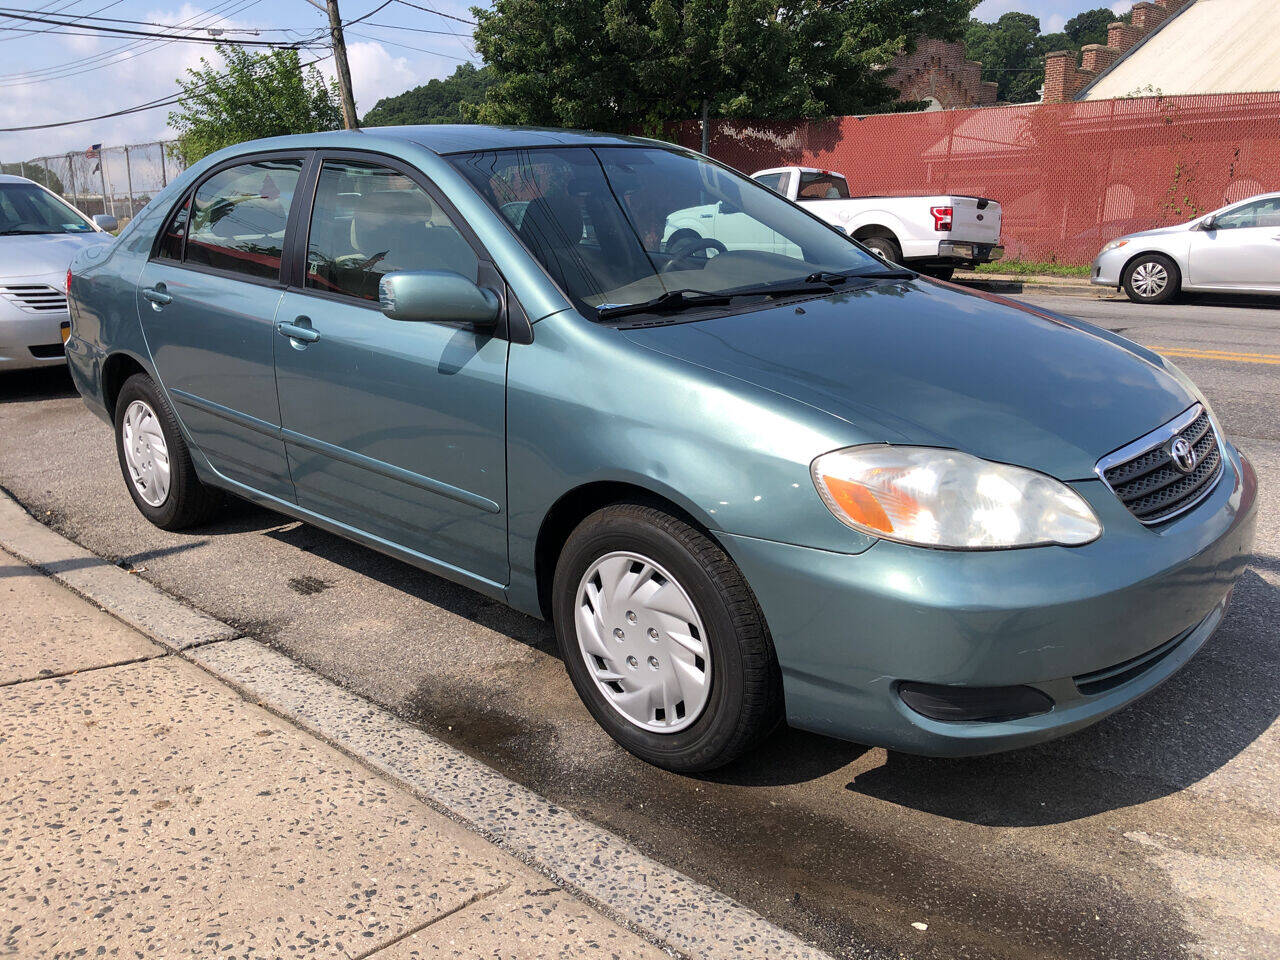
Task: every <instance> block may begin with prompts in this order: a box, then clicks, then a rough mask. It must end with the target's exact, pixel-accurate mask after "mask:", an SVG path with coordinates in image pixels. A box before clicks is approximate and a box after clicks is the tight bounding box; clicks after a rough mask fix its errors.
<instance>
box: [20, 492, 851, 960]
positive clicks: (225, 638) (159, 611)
mask: <svg viewBox="0 0 1280 960" xmlns="http://www.w3.org/2000/svg"><path fill="white" fill-rule="evenodd" d="M0 547H2V548H3V549H5V550H6V551H8V552H9V553H12V554H13V555H15V556H17V557H19V558H20V559H22V560H24V561H26V562H27V563H29V564H31V565H32V566H33V567H36V568H37V569H39V570H41V571H43V572H45V573H47V574H48V575H49V576H51V577H52V578H53V579H55V580H57V581H58V582H59V583H62V584H63V585H65V586H67V587H69V588H70V589H71V590H72V591H74V592H75V593H78V594H80V595H81V596H83V597H84V598H85V599H87V600H89V601H90V602H92V603H94V604H95V605H96V606H99V607H101V608H102V609H103V610H105V611H106V612H107V613H110V614H112V615H113V616H115V617H117V618H118V619H120V620H122V621H124V622H125V623H126V624H128V625H129V626H131V627H133V628H134V629H136V630H138V631H139V632H141V633H143V634H145V635H147V636H149V637H151V638H153V639H154V640H156V641H157V642H158V643H160V644H161V645H163V646H164V647H166V648H167V649H168V650H170V651H172V652H173V653H176V654H177V655H179V656H181V657H183V658H184V659H186V660H188V661H190V662H192V663H194V664H195V665H197V666H199V667H201V668H202V669H204V670H205V671H207V672H208V673H210V674H211V675H213V676H214V677H216V678H217V679H219V680H221V681H222V682H224V683H226V684H228V685H229V686H231V687H232V688H233V689H235V690H236V691H238V692H239V693H240V694H241V695H242V696H244V697H245V698H246V699H248V700H250V701H252V702H254V703H256V704H258V705H260V706H262V707H265V708H266V709H268V710H270V711H272V712H273V713H275V714H277V715H278V716H280V717H281V718H283V719H284V720H287V721H289V722H290V723H293V724H295V725H296V726H298V727H299V728H301V729H303V730H305V731H307V732H309V733H311V734H313V735H314V736H316V737H318V738H320V739H322V740H324V741H325V742H327V743H329V744H330V745H331V746H333V747H335V748H337V749H339V750H341V751H342V752H344V753H346V754H347V755H348V756H351V757H352V758H354V759H356V760H358V761H359V762H361V763H363V764H364V765H366V766H368V767H369V768H370V769H372V770H374V771H375V772H377V773H379V774H380V775H382V776H384V777H386V778H387V779H389V780H391V781H392V782H393V783H395V784H397V785H398V786H400V787H402V788H404V789H407V790H409V791H410V792H411V793H413V794H414V795H416V796H418V797H419V798H420V799H422V800H424V801H426V802H428V803H430V804H431V805H432V806H434V807H435V808H437V809H438V810H440V811H441V812H443V813H445V814H446V815H447V816H449V817H450V818H452V819H454V820H456V821H458V822H459V823H461V824H462V825H463V826H465V827H467V828H468V829H470V830H472V831H474V832H476V833H478V834H480V835H481V836H483V837H485V839H487V840H489V841H490V842H492V843H494V844H495V845H497V846H499V847H500V848H501V849H503V850H505V851H507V852H508V853H510V854H512V855H513V856H516V857H518V858H519V859H520V860H522V861H524V862H525V863H527V864H529V865H530V866H532V867H534V868H535V869H537V870H538V871H540V872H541V873H543V874H545V875H546V876H547V877H549V878H550V879H551V880H553V881H554V882H555V883H556V884H558V885H559V886H561V887H563V888H564V889H566V890H567V891H568V892H569V893H571V894H573V895H575V896H577V897H578V898H579V899H581V900H583V901H585V902H586V903H588V904H590V905H591V906H593V907H595V908H597V909H599V910H601V912H603V913H604V914H605V915H606V916H609V917H611V918H613V919H614V920H616V921H619V922H621V923H623V924H624V925H626V926H628V927H629V928H631V929H632V930H634V931H636V932H637V933H639V934H641V935H642V936H645V937H647V938H648V939H650V940H652V941H653V942H655V943H657V944H659V945H660V946H662V947H664V948H666V949H667V950H668V951H670V952H672V953H675V954H677V955H680V956H686V957H706V958H715V960H730V958H736V960H740V958H744V957H760V958H770V960H773V958H796V960H831V958H830V957H829V956H828V955H827V954H826V953H824V952H822V951H820V950H818V949H816V948H815V947H811V946H809V945H808V944H806V943H804V942H803V941H801V940H800V939H799V938H798V937H796V936H795V935H793V934H791V933H788V932H787V931H785V930H783V929H781V928H780V927H778V926H776V925H774V924H772V923H770V922H769V921H768V920H765V919H764V918H763V917H761V916H760V915H759V914H757V913H756V912H755V911H753V910H751V909H749V908H747V907H744V906H743V905H741V904H739V903H738V902H736V901H735V900H733V899H731V898H729V897H727V896H725V895H724V894H722V893H719V892H718V891H716V890H713V889H712V888H710V887H708V886H706V885H705V884H702V883H699V882H697V881H695V880H693V879H691V878H689V877H686V876H685V875H684V874H682V873H680V872H678V871H676V870H673V869H671V868H670V867H667V866H664V865H663V864H660V863H658V862H657V861H655V860H653V859H651V858H650V857H648V856H647V855H645V854H644V853H642V852H641V851H640V850H639V849H637V848H636V847H635V846H633V845H632V844H630V843H628V842H627V841H626V840H624V839H623V838H621V837H619V836H617V835H615V834H613V833H610V832H608V831H607V830H604V829H603V828H601V827H598V826H596V825H595V824H592V823H590V822H588V821H586V820H584V819H582V818H580V817H578V816H576V815H574V814H572V813H570V812H569V811H567V810H565V809H563V808H562V807H559V806H557V805H555V804H553V803H551V802H550V801H548V800H546V799H545V798H543V797H541V796H539V795H538V794H536V793H534V792H533V791H531V790H529V789H528V788H526V787H523V786H521V785H520V784H518V783H515V782H514V781H512V780H509V779H507V778H506V777H504V776H503V775H502V774H500V773H498V772H497V771H496V770H494V769H492V768H491V767H488V766H486V765H484V764H483V763H481V762H480V761H478V760H476V759H474V758H473V757H471V756H469V755H467V754H465V753H463V752H462V751H461V750H458V749H456V748H454V747H451V746H449V745H448V744H446V743H444V742H443V741H441V740H438V739H436V738H435V737H433V736H431V735H430V734H428V733H426V732H424V731H423V730H420V729H419V728H417V727H415V726H413V725H412V724H409V723H407V722H405V721H403V720H400V719H398V718H397V717H395V716H394V715H393V714H391V713H390V712H389V711H387V710H384V709H382V708H381V707H377V706H375V705H373V704H372V703H370V702H369V701H367V700H365V699H364V698H363V697H360V696H357V695H356V694H354V693H351V692H350V691H348V690H345V689H343V688H342V687H340V686H339V685H337V684H336V683H334V682H333V681H331V680H329V679H327V678H325V677H324V676H322V675H320V674H319V673H316V672H315V671H313V670H311V669H310V668H308V667H305V666H303V665H302V664H300V663H298V662H297V661H294V660H292V659H290V658H289V657H287V656H285V655H284V654H282V653H279V652H277V651H275V650H272V649H271V648H270V647H268V646H266V645H265V644H263V643H261V642H260V641H258V640H255V639H253V638H252V637H246V636H241V635H240V633H239V632H238V631H236V630H235V629H234V628H232V627H230V626H228V625H227V624H224V623H222V622H221V621H219V620H216V619H214V618H213V617H210V616H208V615H207V614H205V613H202V612H200V611H198V610H195V609H193V608H192V607H189V606H187V605H185V604H183V603H181V602H180V601H178V600H177V599H175V598H174V597H172V596H170V595H169V594H167V593H165V592H164V591H162V590H160V589H159V588H158V587H156V586H154V585H152V584H150V583H148V582H147V581H145V580H143V579H141V578H140V577H138V576H136V575H134V574H130V573H127V572H125V571H124V570H122V569H120V568H119V567H117V566H115V565H114V564H111V563H109V562H107V561H106V560H103V559H102V558H101V557H98V556H96V555H95V554H92V553H89V552H88V551H87V550H85V549H84V548H82V547H80V546H79V545H78V544H75V543H73V542H72V541H70V540H68V539H66V538H65V537H63V536H62V535H61V534H59V533H57V532H55V531H53V530H51V529H49V528H48V527H46V526H45V525H44V524H42V523H40V522H39V521H38V520H36V519H35V518H34V517H32V516H31V515H30V514H28V513H27V512H26V510H24V509H23V508H22V506H21V505H20V504H19V503H18V502H17V501H16V500H15V499H14V498H13V497H12V495H11V494H10V493H9V492H8V491H7V490H4V489H3V488H0Z"/></svg>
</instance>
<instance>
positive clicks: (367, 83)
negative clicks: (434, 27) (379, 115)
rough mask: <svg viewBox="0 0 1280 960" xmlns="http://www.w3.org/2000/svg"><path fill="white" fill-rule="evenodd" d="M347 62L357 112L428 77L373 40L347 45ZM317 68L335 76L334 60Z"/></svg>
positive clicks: (370, 107)
mask: <svg viewBox="0 0 1280 960" xmlns="http://www.w3.org/2000/svg"><path fill="white" fill-rule="evenodd" d="M347 65H348V66H350V68H351V85H352V87H353V88H354V89H353V92H354V93H355V97H356V112H357V113H359V114H361V115H363V114H365V113H366V112H368V111H369V110H371V109H372V108H373V105H374V104H375V103H377V102H378V101H379V100H381V99H382V98H383V97H391V96H395V95H396V94H397V93H403V92H404V91H406V90H408V89H409V88H410V87H416V86H417V85H418V84H420V83H426V82H427V80H428V79H430V78H429V77H422V76H420V74H418V73H417V72H415V71H414V70H413V69H411V68H410V66H409V61H408V59H406V58H405V57H397V56H393V55H392V54H390V53H388V52H387V48H386V47H384V46H383V45H382V44H380V43H376V42H373V41H365V40H361V41H357V42H355V43H349V44H347ZM319 68H320V70H321V71H322V72H323V73H324V75H325V76H326V77H328V78H329V79H332V78H333V77H334V76H335V67H334V65H333V60H326V61H324V63H322V64H320V65H319Z"/></svg>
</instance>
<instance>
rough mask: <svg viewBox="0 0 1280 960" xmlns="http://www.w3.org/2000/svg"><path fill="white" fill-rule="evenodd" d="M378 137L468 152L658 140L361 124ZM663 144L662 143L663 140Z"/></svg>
mask: <svg viewBox="0 0 1280 960" xmlns="http://www.w3.org/2000/svg"><path fill="white" fill-rule="evenodd" d="M364 130H365V132H366V133H368V134H370V135H373V136H379V137H393V138H396V139H400V140H409V141H412V142H413V143H416V144H419V145H420V146H423V147H426V148H427V149H428V150H431V151H433V152H435V153H439V154H450V153H472V152H474V151H478V150H509V149H512V148H521V147H554V146H575V147H583V146H597V147H598V146H636V145H641V146H653V145H655V144H658V143H660V141H657V140H649V139H646V138H644V137H629V136H624V135H622V134H617V133H597V132H595V131H593V130H559V129H555V128H552V127H496V126H482V125H477V124H463V123H440V124H422V125H419V126H402V127H365V128H364ZM663 145H664V146H666V144H663Z"/></svg>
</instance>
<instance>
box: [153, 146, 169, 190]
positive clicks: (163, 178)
mask: <svg viewBox="0 0 1280 960" xmlns="http://www.w3.org/2000/svg"><path fill="white" fill-rule="evenodd" d="M156 147H157V148H158V149H159V150H160V188H161V189H164V188H165V187H167V186H168V185H169V171H167V170H166V169H165V168H164V144H163V143H160V142H159V141H157V142H156Z"/></svg>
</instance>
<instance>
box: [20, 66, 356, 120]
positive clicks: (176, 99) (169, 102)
mask: <svg viewBox="0 0 1280 960" xmlns="http://www.w3.org/2000/svg"><path fill="white" fill-rule="evenodd" d="M331 56H333V54H325V55H324V56H323V57H317V58H316V59H314V60H309V61H307V62H306V63H300V64H298V68H299V69H303V68H306V67H311V66H315V65H316V64H317V63H320V62H322V61H324V60H328V59H329V57H331ZM218 79H222V78H218ZM213 84H214V81H213V80H210V81H208V82H207V83H203V84H201V85H200V86H198V87H196V88H195V89H194V90H189V91H188V90H184V91H182V92H181V93H176V94H170V95H169V96H166V97H161V98H160V99H158V100H149V101H147V102H146V103H140V104H138V105H137V106H136V107H126V108H124V109H123V110H113V111H112V112H111V113H104V114H100V115H99V116H96V117H82V118H81V119H79V120H62V121H60V122H58V123H36V124H31V125H29V126H25V127H0V133H23V132H25V131H27V130H51V129H53V128H54V127H73V126H75V125H76V124H79V123H92V122H94V121H95V120H110V119H112V118H113V117H123V116H126V115H128V114H131V113H142V112H143V111H145V110H156V109H158V108H160V107H169V106H173V105H174V104H176V103H181V102H182V101H183V100H187V99H189V98H190V97H192V96H194V95H195V94H198V93H200V92H202V91H204V90H207V89H208V88H209V87H211V86H213Z"/></svg>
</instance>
